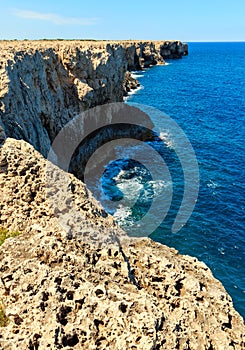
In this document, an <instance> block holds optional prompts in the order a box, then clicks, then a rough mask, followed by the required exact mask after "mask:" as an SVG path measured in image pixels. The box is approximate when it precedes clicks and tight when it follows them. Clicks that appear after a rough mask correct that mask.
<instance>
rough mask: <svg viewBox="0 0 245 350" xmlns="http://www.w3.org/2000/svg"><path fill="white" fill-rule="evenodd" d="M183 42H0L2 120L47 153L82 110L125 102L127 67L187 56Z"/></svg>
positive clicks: (130, 83) (10, 130)
mask: <svg viewBox="0 0 245 350" xmlns="http://www.w3.org/2000/svg"><path fill="white" fill-rule="evenodd" d="M185 54H187V47H186V46H185V45H183V44H182V43H181V42H171V41H170V42H131V41H126V42H81V41H80V42H79V41H68V42H66V41H64V42H63V41H61V42H57V41H51V42H48V41H47V42H46V41H40V42H39V41H36V42H31V41H30V42H28V41H26V42H0V56H1V61H0V125H2V127H3V129H4V130H5V132H6V135H7V136H8V137H14V138H16V139H24V140H25V141H28V142H29V143H30V144H32V145H33V146H34V147H35V149H37V150H38V151H40V152H41V153H42V154H43V155H44V156H46V155H47V152H48V150H49V148H50V143H51V142H52V141H53V140H54V138H55V136H56V135H57V133H58V132H59V130H60V129H61V128H62V127H63V126H64V125H65V124H66V123H67V122H68V121H70V120H71V119H72V118H73V117H74V116H75V115H77V114H78V113H79V112H81V111H84V110H86V109H88V108H91V107H93V106H97V105H101V104H105V103H108V102H120V101H123V96H124V95H125V93H126V92H127V91H128V90H129V89H130V88H132V87H136V86H137V84H136V83H135V81H134V79H132V77H131V76H130V75H129V73H127V71H128V70H135V69H142V68H144V67H148V66H150V65H154V64H157V63H161V64H163V63H164V58H167V57H169V58H174V57H178V58H180V57H182V56H183V55H185Z"/></svg>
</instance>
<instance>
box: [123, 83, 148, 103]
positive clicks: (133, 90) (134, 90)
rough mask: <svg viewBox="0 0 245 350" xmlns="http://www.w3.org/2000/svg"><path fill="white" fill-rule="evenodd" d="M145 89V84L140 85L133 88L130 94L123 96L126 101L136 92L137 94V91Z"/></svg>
mask: <svg viewBox="0 0 245 350" xmlns="http://www.w3.org/2000/svg"><path fill="white" fill-rule="evenodd" d="M143 89H144V86H143V85H140V86H139V87H137V88H136V89H132V90H130V91H129V92H128V95H127V96H125V97H124V98H123V100H124V101H127V100H128V99H129V98H130V97H131V96H132V95H134V94H137V92H139V91H140V90H143Z"/></svg>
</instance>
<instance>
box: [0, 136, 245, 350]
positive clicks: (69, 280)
mask: <svg viewBox="0 0 245 350" xmlns="http://www.w3.org/2000/svg"><path fill="white" fill-rule="evenodd" d="M0 166H1V167H0V184H1V197H0V207H1V216H0V220H1V221H0V222H1V225H3V226H4V227H5V228H8V229H9V230H20V231H21V232H22V234H21V235H20V236H18V237H16V238H10V239H8V240H6V241H5V242H4V244H3V245H2V246H1V248H0V274H1V279H0V294H1V306H2V308H3V309H4V313H5V316H6V319H7V322H6V325H5V327H0V346H1V348H2V349H4V350H8V349H23V350H24V349H61V348H67V349H90V350H92V349H94V350H95V349H111V350H114V349H135V350H136V349H139V350H142V349H144V350H148V349H149V350H153V349H171V350H172V349H186V350H187V349H198V350H204V349H205V350H208V349H209V350H210V349H213V350H216V349H219V350H221V349H222V350H223V349H226V350H228V349H244V346H245V326H244V324H243V320H242V318H241V317H240V316H239V314H238V313H237V312H236V311H235V310H234V308H233V305H232V301H231V298H230V296H229V295H228V294H227V293H226V291H225V290H224V288H223V286H222V285H221V283H220V282H219V281H217V280H216V279H215V278H214V277H213V275H212V273H211V272H210V270H209V269H208V267H207V266H206V265H205V264H204V263H201V262H199V261H198V260H197V259H195V258H192V257H189V256H181V255H179V254H178V252H177V251H176V250H175V249H170V248H168V247H166V246H164V245H161V244H158V243H154V242H153V241H151V240H150V239H130V238H127V236H126V235H125V234H124V233H123V231H121V230H120V228H118V227H117V226H116V224H115V223H114V221H113V219H112V217H110V216H109V215H107V214H106V213H105V212H104V210H103V208H102V207H101V206H100V205H99V203H98V202H96V201H95V200H94V199H93V198H92V195H91V194H90V192H89V191H88V190H87V189H86V187H85V185H84V184H83V183H82V182H80V181H79V180H78V179H76V178H75V177H74V176H73V175H71V174H68V173H65V172H63V171H62V170H60V169H59V168H57V167H55V166H54V165H52V164H51V163H49V162H48V161H47V160H45V159H44V158H43V157H42V156H41V155H40V154H39V153H38V152H37V151H35V150H34V149H33V147H32V146H30V145H29V144H28V143H26V142H24V141H17V140H14V139H7V140H6V142H5V143H4V145H3V147H2V148H1V149H0ZM47 171H49V172H52V173H53V174H54V176H53V179H54V181H53V183H52V184H50V183H48V184H47V181H46V180H47V178H46V172H47ZM61 186H63V188H64V191H65V192H64V193H67V194H66V197H64V198H63V201H64V208H63V209H62V208H60V206H59V208H58V206H57V207H56V206H55V203H52V202H50V198H51V197H52V196H49V194H50V192H52V195H53V194H54V193H55V192H56V191H57V190H58V189H60V187H61ZM69 203H72V206H73V208H74V210H75V212H76V213H77V214H79V220H76V218H77V216H72V215H66V214H67V212H66V211H67V206H69ZM60 217H62V218H64V217H66V219H67V224H68V225H70V226H71V227H72V235H71V236H69V234H67V230H65V229H64V226H63V227H62V225H60ZM62 223H63V225H64V221H62Z"/></svg>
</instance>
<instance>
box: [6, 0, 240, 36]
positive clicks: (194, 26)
mask: <svg viewBox="0 0 245 350" xmlns="http://www.w3.org/2000/svg"><path fill="white" fill-rule="evenodd" d="M25 38H27V39H42V38H51V39H53V38H63V39H69V38H70V39H112V40H117V39H118V40H119V39H139V40H147V39H150V40H165V39H166V40H170V39H176V40H182V41H245V0H232V1H231V0H229V1H228V0H168V1H164V0H154V1H152V2H151V1H149V0H148V1H145V0H134V1H133V0H130V1H129V0H124V1H115V0H113V1H112V0H103V1H102V0H97V1H95V0H85V1H84V0H73V1H67V0H66V1H64V0H59V1H56V0H53V1H51V0H49V1H48V0H42V1H36V2H35V1H33V0H32V1H30V0H21V1H16V0H0V39H25Z"/></svg>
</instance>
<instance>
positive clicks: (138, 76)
mask: <svg viewBox="0 0 245 350" xmlns="http://www.w3.org/2000/svg"><path fill="white" fill-rule="evenodd" d="M131 76H132V78H134V79H138V78H143V76H144V75H143V74H131Z"/></svg>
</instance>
